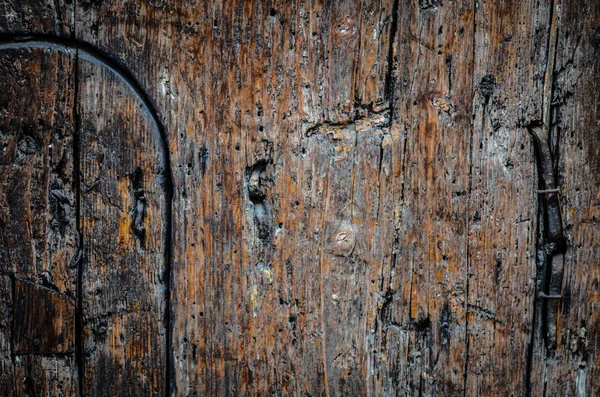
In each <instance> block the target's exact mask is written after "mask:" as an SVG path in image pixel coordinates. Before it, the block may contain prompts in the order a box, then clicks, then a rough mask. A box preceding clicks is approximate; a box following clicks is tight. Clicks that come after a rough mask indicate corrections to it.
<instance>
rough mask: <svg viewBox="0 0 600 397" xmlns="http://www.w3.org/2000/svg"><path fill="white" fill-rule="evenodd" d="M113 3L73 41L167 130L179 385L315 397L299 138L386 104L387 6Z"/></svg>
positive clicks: (83, 18)
mask: <svg viewBox="0 0 600 397" xmlns="http://www.w3.org/2000/svg"><path fill="white" fill-rule="evenodd" d="M123 5H124V2H122V1H116V0H115V1H109V2H105V3H103V5H102V6H101V7H93V6H83V7H78V10H77V12H78V16H77V21H78V24H77V26H78V32H77V36H78V37H81V38H83V39H85V40H86V41H89V42H92V43H94V44H95V45H97V46H98V47H99V48H101V49H102V50H104V51H106V52H107V53H109V54H111V55H112V56H114V57H115V58H117V59H119V60H120V61H122V63H123V64H124V65H126V66H127V67H128V69H130V70H132V72H133V74H134V75H135V76H136V78H137V79H138V80H139V81H140V82H141V84H142V85H143V86H144V87H145V89H147V91H148V92H149V93H150V96H151V97H152V98H153V99H154V101H155V102H156V104H157V107H158V108H159V109H160V111H161V113H162V114H163V115H164V118H165V124H166V126H167V131H168V132H169V144H170V149H171V151H172V161H173V170H174V177H175V185H176V186H177V188H176V191H175V197H174V207H173V208H174V216H173V229H174V231H175V235H174V241H175V244H176V245H175V246H174V260H173V264H174V268H173V271H174V273H173V285H174V286H176V288H175V289H174V296H173V317H172V318H173V331H174V332H173V346H174V351H173V370H174V372H175V373H174V385H175V386H176V389H175V390H174V394H177V395H188V394H189V395H192V394H194V393H195V392H196V393H199V394H207V395H213V394H215V395H226V394H227V393H231V394H247V395H261V394H262V395H265V394H266V395H268V394H273V393H284V392H287V393H290V394H292V393H295V394H302V393H304V392H308V393H311V394H316V395H318V394H320V393H321V392H322V391H323V381H322V376H321V374H322V371H323V370H324V365H325V364H324V363H325V361H326V360H325V357H323V354H324V353H323V351H322V350H321V346H322V345H321V342H320V339H319V337H318V333H317V331H320V330H321V328H322V326H321V324H322V322H323V321H324V320H323V318H322V312H321V310H320V294H321V287H320V279H319V269H318V267H317V265H318V262H316V261H314V259H313V258H312V257H309V255H310V252H312V251H309V248H308V247H307V246H308V241H311V240H306V243H303V242H302V241H303V240H297V239H301V238H302V239H305V238H308V236H307V237H303V236H305V235H307V234H308V233H309V231H311V230H312V227H313V226H312V225H313V224H318V223H319V222H320V220H322V218H321V216H322V215H320V214H318V212H317V210H316V209H314V208H313V207H304V205H305V204H306V203H307V202H306V201H305V200H304V199H303V196H304V195H305V194H306V192H303V191H302V187H301V183H302V180H303V179H302V178H304V175H303V172H304V171H303V167H304V165H303V164H304V160H303V159H302V158H301V156H300V154H301V149H302V147H304V145H303V143H302V140H303V139H304V133H305V131H306V130H307V129H309V128H311V127H313V126H315V125H319V124H321V123H323V122H325V121H328V122H331V123H338V122H348V121H350V120H352V119H353V118H354V117H356V113H357V109H360V108H362V107H363V106H362V105H364V106H365V107H369V106H375V105H377V106H381V107H385V106H386V105H385V101H386V99H385V88H384V84H385V79H386V74H385V69H386V68H387V55H388V50H389V36H387V35H386V32H387V31H388V30H389V29H390V26H391V19H390V17H389V15H390V14H391V11H392V7H391V2H389V1H386V2H381V1H373V2H371V1H364V2H361V4H360V6H359V7H356V4H355V3H353V2H334V3H320V2H315V3H304V2H300V3H294V2H285V1H273V2H252V1H234V2H229V3H224V2H220V1H217V2H202V3H200V4H198V3H197V2H191V1H190V2H172V3H163V4H156V5H149V4H146V3H144V2H136V3H134V4H132V3H131V2H128V5H127V7H124V6H123ZM378 5H381V13H379V11H377V12H374V10H379V8H378ZM363 48H364V49H365V53H364V58H363V60H362V61H360V60H359V58H360V57H359V55H358V54H361V53H362V49H363ZM367 48H368V51H367V50H366V49H367ZM360 62H364V63H363V64H361V65H359V63H360ZM366 81H368V84H367V83H363V82H366ZM357 98H358V99H357ZM362 101H364V103H363V102H362ZM305 149H306V148H305ZM257 168H264V169H265V172H266V173H267V174H268V175H269V178H272V179H273V182H272V186H271V187H270V188H269V189H268V193H266V197H265V198H264V201H263V202H262V203H261V202H257V203H253V202H252V199H251V198H250V197H249V194H248V191H247V190H246V189H247V188H246V186H247V179H246V176H247V175H248V172H250V174H251V173H252V171H253V170H255V169H257ZM267 170H268V171H267ZM259 173H260V172H259ZM259 201H260V200H259ZM296 203H298V204H296ZM257 204H260V205H257ZM261 206H262V208H261ZM257 207H258V208H259V209H258V213H259V218H260V219H261V220H260V221H259V222H257V218H256V214H257V212H256V211H257ZM300 219H305V220H306V221H305V222H306V224H302V223H299V222H298V220H300ZM315 222H316V223H315ZM259 224H260V227H259V226H258V225H259ZM280 225H281V227H280ZM261 228H262V229H263V231H262V232H261V233H262V234H263V236H270V237H268V238H263V239H261V238H259V237H260V236H259V233H258V231H259V229H261ZM311 238H312V237H311ZM296 241H298V243H296ZM261 262H262V265H260V263H261ZM269 272H270V274H271V277H269V276H267V273H269ZM255 314H256V316H255ZM332 325H333V324H330V325H329V326H332ZM351 332H358V329H356V330H352V331H351ZM294 340H296V343H293V341H294ZM363 343H364V342H363ZM361 348H362V347H361ZM360 365H363V363H360Z"/></svg>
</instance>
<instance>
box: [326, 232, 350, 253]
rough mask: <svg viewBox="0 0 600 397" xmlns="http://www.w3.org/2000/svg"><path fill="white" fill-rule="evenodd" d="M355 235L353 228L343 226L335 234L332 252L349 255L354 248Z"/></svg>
mask: <svg viewBox="0 0 600 397" xmlns="http://www.w3.org/2000/svg"><path fill="white" fill-rule="evenodd" d="M354 243H355V237H354V231H353V230H352V229H351V228H343V229H340V230H338V232H337V233H336V234H335V235H334V236H333V241H332V242H331V252H332V253H333V254H335V255H339V256H348V255H349V254H350V253H351V252H352V249H353V248H354Z"/></svg>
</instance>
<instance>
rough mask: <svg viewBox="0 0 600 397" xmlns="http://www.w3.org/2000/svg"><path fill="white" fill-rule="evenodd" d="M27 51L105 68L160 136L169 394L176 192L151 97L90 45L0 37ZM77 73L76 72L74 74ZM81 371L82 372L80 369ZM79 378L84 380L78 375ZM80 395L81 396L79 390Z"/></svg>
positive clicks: (1, 45)
mask: <svg viewBox="0 0 600 397" xmlns="http://www.w3.org/2000/svg"><path fill="white" fill-rule="evenodd" d="M26 48H46V49H52V50H56V51H62V52H67V53H74V54H76V56H77V58H81V59H84V60H86V61H88V62H91V63H94V64H98V65H101V66H104V67H105V68H107V69H108V70H110V71H111V72H112V73H113V74H114V75H115V76H117V77H118V78H119V79H120V80H121V81H122V82H123V83H125V85H127V87H129V89H131V91H132V92H133V93H134V94H135V96H136V97H137V98H138V99H139V100H140V101H141V102H142V104H143V105H144V108H145V110H146V112H147V113H148V115H149V116H150V118H151V119H152V122H153V123H154V126H155V128H156V130H157V131H158V133H159V137H160V143H161V146H162V152H163V153H162V158H163V163H164V167H165V169H164V175H163V178H164V183H163V187H164V192H165V196H166V203H167V209H166V214H165V217H166V229H167V230H166V234H167V235H166V236H165V246H166V247H165V252H164V255H165V266H166V271H165V299H166V308H165V331H166V354H167V357H166V366H167V368H166V369H165V378H166V395H167V396H168V395H170V394H171V390H172V388H173V385H172V384H171V380H172V373H171V372H172V371H173V365H172V357H171V339H172V329H171V328H172V323H171V289H172V286H171V273H172V259H173V244H172V233H173V225H172V212H173V193H174V191H175V183H174V179H173V173H172V170H171V156H170V151H169V145H168V136H167V130H166V128H165V126H164V124H163V122H162V120H161V118H160V117H159V114H158V111H157V110H156V107H155V105H154V102H153V101H152V100H151V98H150V96H149V95H148V94H147V93H146V91H145V90H144V89H143V88H142V86H141V85H140V84H139V83H138V82H137V80H136V79H135V77H134V76H133V75H132V74H131V72H130V71H129V70H128V69H127V68H126V67H124V66H122V65H121V64H120V63H119V62H118V61H116V60H114V59H113V58H111V57H110V55H108V54H106V53H105V52H103V51H101V50H100V49H98V48H96V47H94V46H93V45H91V44H89V43H86V42H83V41H79V40H77V39H73V38H66V37H55V36H48V35H6V34H0V51H2V50H10V49H26ZM75 73H77V70H76V71H75ZM80 370H81V368H80ZM79 376H83V373H80V374H79ZM79 393H83V390H80V391H79Z"/></svg>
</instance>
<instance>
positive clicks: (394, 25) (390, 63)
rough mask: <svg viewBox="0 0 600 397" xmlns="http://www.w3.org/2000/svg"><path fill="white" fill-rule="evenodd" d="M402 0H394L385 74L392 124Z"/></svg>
mask: <svg viewBox="0 0 600 397" xmlns="http://www.w3.org/2000/svg"><path fill="white" fill-rule="evenodd" d="M399 3H400V0H394V4H393V6H392V22H391V25H390V43H389V45H388V55H387V71H386V72H387V73H386V75H385V98H386V99H387V100H389V101H390V125H392V124H393V122H394V78H393V77H394V73H393V72H394V43H395V41H396V33H397V32H398V8H399V6H400V4H399Z"/></svg>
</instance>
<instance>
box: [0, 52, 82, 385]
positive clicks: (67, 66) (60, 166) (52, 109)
mask: <svg viewBox="0 0 600 397" xmlns="http://www.w3.org/2000/svg"><path fill="white" fill-rule="evenodd" d="M9 47H10V45H7V44H2V45H0V76H2V79H1V80H0V90H1V91H2V92H3V93H5V94H4V95H2V96H1V97H0V131H1V133H0V147H1V149H0V208H1V210H0V244H1V246H0V274H1V275H2V276H3V277H2V279H3V282H2V290H3V293H2V296H3V299H2V300H1V305H2V309H1V311H2V313H3V314H4V315H3V318H4V320H3V321H2V325H1V326H0V332H1V333H2V336H1V337H0V339H1V340H2V342H1V343H0V345H1V346H2V352H1V353H0V356H1V357H2V364H1V366H2V368H3V370H2V373H0V378H2V380H0V384H2V385H3V387H7V390H8V392H9V393H13V394H14V395H17V396H18V395H26V391H25V390H24V389H23V388H22V386H23V385H24V384H25V383H27V382H29V381H30V380H32V379H38V378H40V377H44V376H46V375H47V374H48V373H49V372H51V371H52V366H55V365H60V366H61V368H63V369H64V371H63V372H64V374H63V375H61V376H62V377H63V379H64V382H61V383H60V384H55V385H54V386H52V387H53V388H54V389H53V390H54V391H56V393H57V394H56V395H75V394H76V392H77V373H76V366H75V364H74V354H73V351H74V339H75V327H74V326H73V324H74V305H75V294H76V290H75V284H76V267H74V266H73V263H74V261H75V259H76V257H77V244H78V235H77V226H76V194H75V186H74V184H73V149H72V141H73V131H74V122H73V100H74V97H73V92H74V90H73V88H74V68H73V66H74V53H73V52H57V51H56V50H54V49H51V48H20V49H19V48H14V49H11V48H9ZM41 47H43V45H42V46H41ZM4 316H6V317H4ZM52 354H60V355H61V357H60V358H57V359H56V360H54V359H46V357H44V355H52ZM23 362H31V363H32V364H31V365H29V366H28V369H27V371H23V370H22V369H23V368H22V365H21V363H23ZM28 379H29V380H28ZM42 383H43V382H42ZM50 383H52V382H50V381H49V382H48V383H47V384H43V385H42V384H41V385H39V387H38V386H35V387H36V390H38V391H39V394H38V395H51V393H50V391H49V390H50V389H49V388H50ZM10 385H12V386H10Z"/></svg>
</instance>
